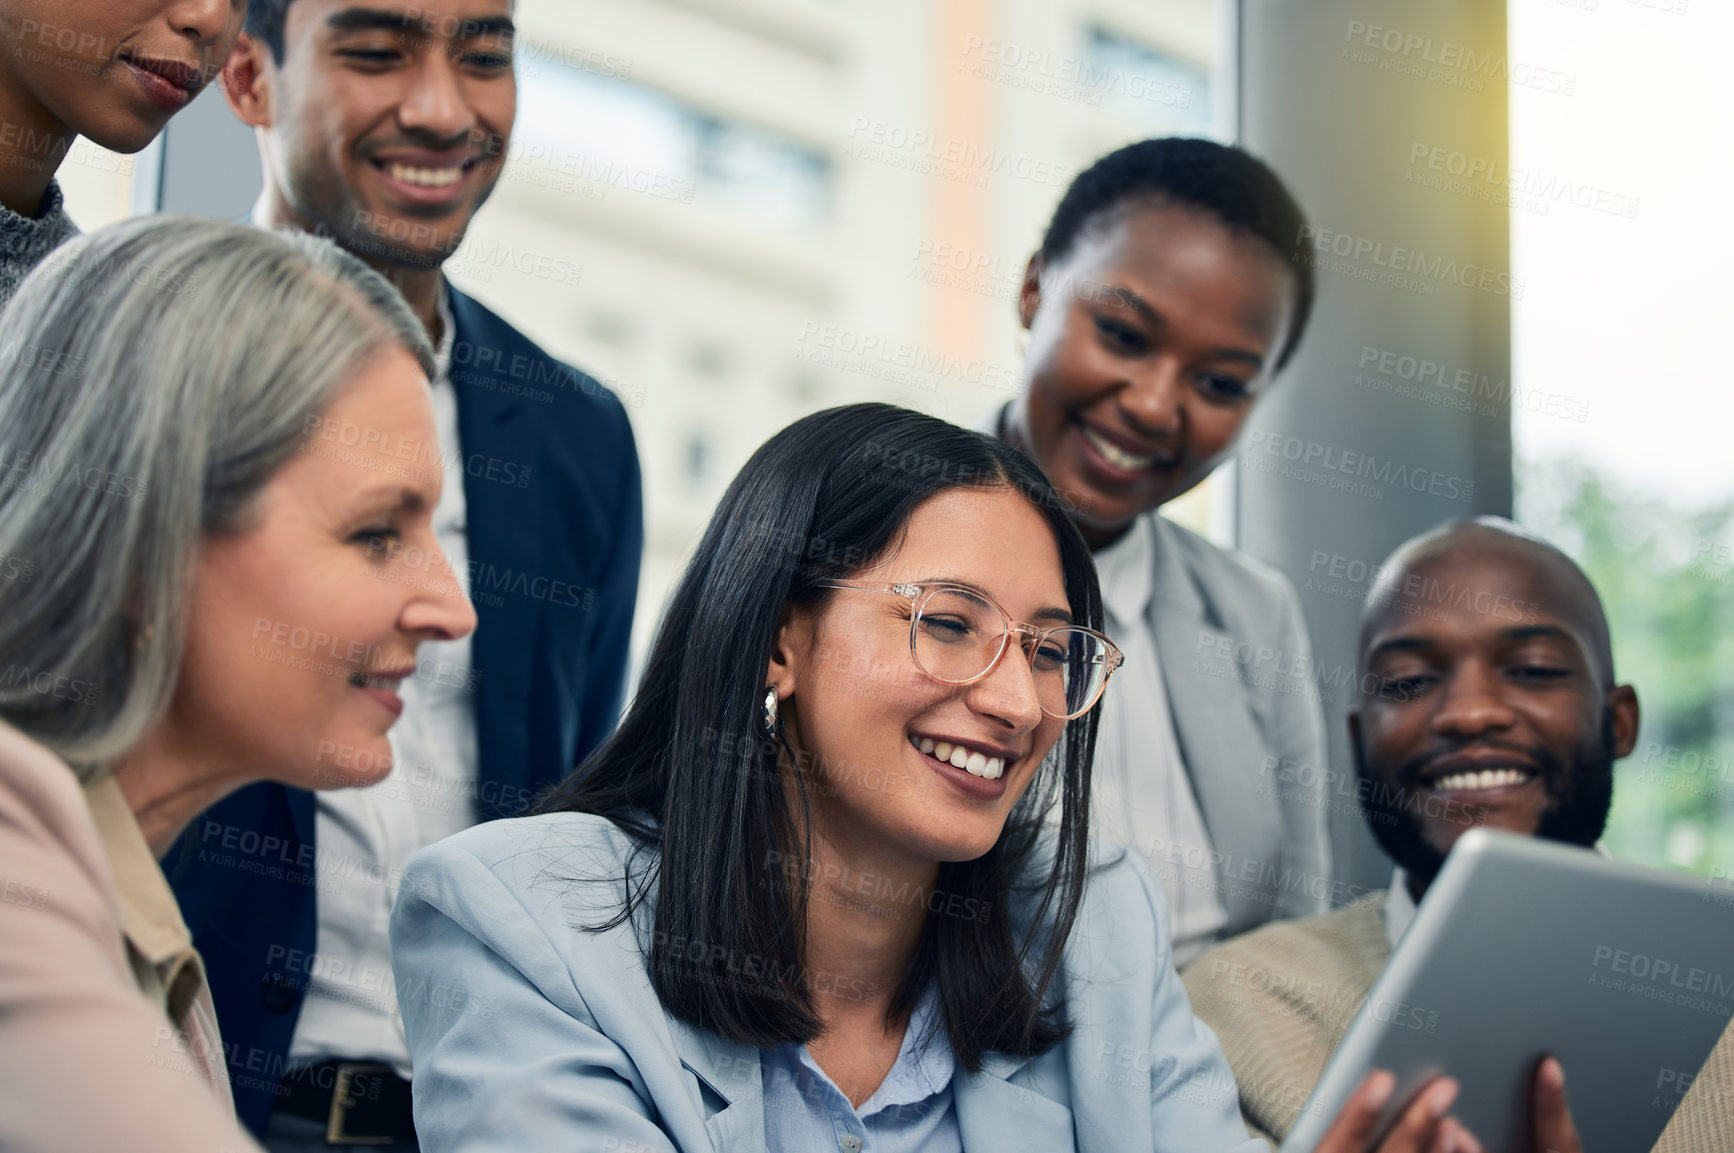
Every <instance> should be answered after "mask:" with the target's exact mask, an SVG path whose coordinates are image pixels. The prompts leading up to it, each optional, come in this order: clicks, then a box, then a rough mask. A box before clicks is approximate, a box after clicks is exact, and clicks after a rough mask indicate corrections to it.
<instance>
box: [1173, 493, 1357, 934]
mask: <svg viewBox="0 0 1734 1153" xmlns="http://www.w3.org/2000/svg"><path fill="white" fill-rule="evenodd" d="M1144 515H1145V516H1147V517H1149V518H1150V519H1151V520H1152V521H1153V522H1154V525H1155V538H1156V577H1155V593H1154V596H1153V597H1152V600H1151V606H1150V613H1149V616H1150V619H1149V621H1148V622H1147V623H1148V625H1149V627H1150V628H1151V629H1152V631H1153V632H1154V634H1155V638H1156V651H1157V653H1158V654H1160V657H1161V661H1162V676H1163V679H1164V680H1165V681H1166V682H1167V685H1168V703H1169V706H1170V711H1171V712H1172V714H1173V716H1174V735H1175V736H1176V737H1177V738H1178V739H1179V742H1180V754H1181V758H1182V759H1183V760H1184V761H1185V762H1186V771H1187V774H1188V775H1189V776H1190V778H1191V780H1192V789H1193V793H1194V795H1196V796H1197V798H1198V807H1199V809H1200V810H1201V811H1202V813H1203V815H1204V826H1205V828H1206V829H1208V830H1209V832H1210V840H1211V844H1212V846H1213V847H1214V849H1215V850H1216V852H1217V853H1219V854H1221V856H1222V864H1221V866H1220V867H1219V869H1218V880H1219V881H1221V882H1222V887H1221V889H1220V890H1219V891H1220V893H1221V895H1222V901H1223V904H1224V906H1225V907H1226V908H1227V912H1228V925H1227V928H1226V929H1225V930H1224V936H1225V937H1226V936H1233V935H1235V934H1237V933H1243V932H1245V931H1246V930H1248V929H1252V928H1256V927H1257V926H1259V925H1262V924H1264V923H1265V922H1266V921H1273V920H1279V919H1282V918H1285V917H1307V916H1312V915H1314V914H1317V913H1323V912H1326V911H1328V910H1329V908H1330V906H1331V902H1330V875H1331V850H1330V842H1329V839H1328V837H1327V835H1326V831H1325V830H1326V813H1325V805H1326V803H1327V800H1328V798H1327V793H1326V785H1325V780H1324V771H1323V770H1324V769H1325V768H1326V767H1327V765H1326V760H1325V755H1326V754H1325V721H1324V708H1323V706H1322V704H1321V702H1320V685H1319V683H1318V680H1317V678H1316V677H1315V676H1314V674H1313V671H1312V645H1311V642H1310V641H1309V640H1308V639H1307V628H1306V621H1305V619H1304V618H1302V616H1301V609H1300V601H1299V599H1298V598H1297V597H1296V596H1295V591H1294V586H1293V585H1291V584H1290V583H1289V582H1288V579H1287V578H1286V577H1284V576H1283V575H1282V574H1281V573H1279V572H1277V571H1276V570H1275V569H1273V568H1271V567H1269V566H1268V565H1265V564H1262V563H1260V562H1259V561H1256V560H1254V559H1253V558H1251V557H1249V556H1247V555H1246V554H1245V553H1242V552H1239V551H1236V550H1230V549H1224V548H1221V547H1219V546H1217V545H1214V544H1211V543H1210V542H1209V541H1207V540H1205V539H1204V538H1203V537H1201V536H1199V535H1198V534H1196V533H1194V532H1190V531H1188V530H1186V529H1184V528H1182V527H1180V526H1179V525H1177V524H1175V523H1174V522H1173V521H1171V520H1169V519H1168V518H1166V517H1164V516H1162V515H1161V514H1160V513H1156V512H1149V513H1145V514H1144ZM1301 766H1304V768H1302V767H1301Z"/></svg>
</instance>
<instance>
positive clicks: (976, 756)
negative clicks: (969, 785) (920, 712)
mask: <svg viewBox="0 0 1734 1153" xmlns="http://www.w3.org/2000/svg"><path fill="white" fill-rule="evenodd" d="M909 743H910V744H912V745H914V746H915V747H916V748H918V749H920V750H921V751H922V752H924V753H926V754H927V755H928V756H930V757H933V758H934V759H935V760H940V761H944V762H946V763H947V764H949V765H951V766H953V767H954V768H959V769H962V770H963V771H964V772H966V773H968V774H970V775H971V776H975V777H980V778H981V779H982V780H984V781H997V780H999V778H1000V777H1001V775H1003V774H1004V773H1005V758H1004V757H990V756H988V755H987V754H986V753H972V752H970V751H969V750H968V749H966V748H964V747H963V746H962V745H954V744H951V743H950V742H949V741H937V742H936V741H934V739H933V738H932V737H922V738H921V739H920V740H916V739H915V738H914V737H913V736H912V737H910V738H909Z"/></svg>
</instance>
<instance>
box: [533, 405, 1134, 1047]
mask: <svg viewBox="0 0 1734 1153" xmlns="http://www.w3.org/2000/svg"><path fill="white" fill-rule="evenodd" d="M959 487H977V488H989V487H1003V488H1010V489H1014V490H1016V491H1019V492H1021V493H1023V494H1024V495H1025V496H1026V497H1027V498H1028V499H1029V500H1030V502H1031V503H1032V505H1033V506H1034V507H1035V508H1036V509H1037V510H1038V511H1039V512H1040V513H1041V514H1042V515H1043V516H1044V517H1045V518H1046V519H1047V521H1048V524H1049V525H1050V526H1051V527H1052V529H1053V533H1054V538H1055V540H1056V541H1057V542H1058V544H1059V552H1060V563H1061V567H1062V569H1063V575H1064V579H1065V586H1066V597H1067V600H1068V602H1069V606H1070V609H1071V612H1072V616H1073V618H1074V619H1075V620H1076V621H1077V622H1078V623H1080V624H1084V625H1088V626H1089V627H1092V628H1100V627H1101V620H1102V607H1101V594H1100V592H1099V590H1098V588H1097V584H1096V574H1095V569H1094V567H1093V566H1092V564H1091V562H1090V553H1089V549H1088V547H1087V546H1086V545H1085V544H1084V541H1083V538H1082V537H1080V536H1079V535H1078V531H1077V529H1076V528H1074V527H1073V526H1072V523H1071V521H1070V519H1069V518H1068V517H1067V515H1066V512H1067V510H1066V508H1065V506H1064V505H1063V503H1062V502H1061V501H1060V499H1059V497H1058V496H1057V495H1056V494H1055V492H1054V490H1053V489H1052V487H1051V486H1049V484H1048V482H1047V480H1046V479H1045V478H1044V477H1043V476H1042V475H1041V473H1040V471H1039V470H1037V469H1036V467H1035V466H1034V465H1032V464H1031V463H1030V462H1029V461H1028V460H1027V459H1026V458H1025V457H1024V456H1023V455H1022V454H1020V453H1019V452H1017V451H1016V450H1015V449H1012V448H1010V447H1008V446H1006V445H1005V444H1003V443H1001V442H1000V441H997V440H994V439H991V438H989V437H986V436H983V435H981V434H979V433H975V432H971V431H969V430H967V429H963V428H958V427H956V426H955V425H951V424H948V423H946V422H944V421H942V420H938V419H936V418H934V417H930V416H925V415H923V414H921V413H917V412H911V411H909V410H907V409H901V408H896V407H893V406H891V405H885V404H855V405H848V406H846V407H842V408H833V409H828V410H826V411H824V412H820V413H817V414H815V415H813V416H809V417H807V418H805V419H803V420H799V421H796V422H795V423H794V424H792V425H790V426H789V427H788V428H786V429H784V430H783V431H782V432H780V433H778V434H777V435H776V436H774V437H772V438H771V439H770V440H769V441H767V442H766V443H765V445H764V446H763V447H762V448H760V449H759V450H758V452H756V453H755V454H753V458H752V459H751V460H750V461H748V462H747V464H746V467H745V468H743V469H742V470H741V472H740V475H739V476H737V477H736V478H735V479H734V482H733V483H732V484H731V485H730V486H729V489H728V492H727V493H725V494H724V496H723V499H722V503H721V504H720V505H719V506H718V508H717V511H716V515H715V516H713V517H712V518H711V522H710V526H709V527H708V528H707V529H706V530H705V533H704V538H703V539H702V540H701V541H700V542H699V545H698V551H697V554H696V555H695V556H694V557H693V560H692V563H691V565H689V566H688V568H687V570H686V573H685V575H684V576H683V577H682V578H681V581H680V585H679V587H678V588H677V589H676V591H675V594H674V597H673V600H672V601H671V602H670V604H669V606H668V610H667V613H666V615H665V616H664V618H663V621H662V624H661V626H660V627H659V629H658V630H657V636H656V641H655V643H654V645H653V646H652V647H651V651H650V657H649V660H648V662H647V663H646V666H645V671H644V677H643V680H642V682H641V683H640V685H639V687H638V692H637V695H636V696H635V697H634V699H633V701H632V705H631V708H630V709H629V710H628V711H627V713H626V716H625V718H624V719H623V720H622V721H621V723H620V727H619V728H618V729H617V730H616V731H615V733H614V735H613V736H612V737H611V738H610V739H609V740H608V741H607V742H606V743H604V744H603V745H602V746H601V747H600V748H598V749H597V750H596V751H595V752H594V753H592V754H591V755H590V757H589V758H588V759H586V760H585V762H584V763H583V764H582V765H580V766H579V767H578V770H577V771H576V772H575V773H573V774H572V776H571V777H569V778H568V779H567V780H566V781H565V782H564V783H563V784H561V785H560V786H558V787H557V788H556V789H555V790H553V791H552V792H551V793H549V794H548V795H547V796H546V797H544V798H543V800H542V802H541V804H540V805H539V806H538V811H539V812H585V813H595V814H598V815H600V816H603V817H606V818H608V819H609V820H611V821H612V822H614V823H615V824H616V825H617V826H619V827H620V828H621V829H622V830H624V831H625V832H626V833H627V834H628V835H629V836H630V837H632V838H633V840H635V841H636V842H637V843H638V845H639V846H640V856H639V858H638V859H639V860H640V861H645V860H649V859H650V857H649V853H650V852H651V851H654V853H655V864H656V867H655V868H653V869H639V868H637V867H635V866H634V865H633V864H629V865H628V868H627V883H626V888H625V897H624V901H623V906H622V908H621V911H620V913H619V915H618V916H617V917H616V918H615V919H614V920H613V921H610V922H609V923H608V926H591V927H592V928H603V927H612V926H614V925H619V924H621V923H622V922H624V921H625V920H627V919H628V918H630V917H632V915H633V913H634V911H635V909H636V908H637V907H638V906H639V905H640V904H642V902H643V901H644V900H645V898H647V897H648V896H649V895H650V891H651V889H652V888H654V890H655V925H654V932H653V933H652V934H651V945H650V956H649V967H650V974H651V979H652V982H653V984H654V986H655V988H656V992H657V995H658V997H660V998H661V1001H662V1004H663V1006H664V1008H666V1009H667V1010H668V1011H669V1012H670V1013H672V1014H673V1015H674V1016H676V1017H678V1018H680V1019H682V1020H685V1021H689V1022H691V1023H693V1024H695V1025H697V1026H700V1027H702V1028H705V1029H710V1030H712V1031H714V1032H716V1033H718V1034H719V1035H721V1036H723V1037H725V1038H727V1039H729V1040H730V1041H734V1042H737V1043H745V1044H750V1045H754V1046H757V1047H760V1048H768V1047H771V1046H774V1045H777V1044H780V1043H783V1042H795V1043H801V1044H804V1043H806V1042H808V1041H811V1040H813V1039H815V1038H816V1037H818V1036H819V1035H820V1033H821V1032H822V1031H823V1025H822V1023H821V1021H820V1019H819V1017H818V1015H817V1013H816V1012H815V1011H814V1003H813V999H812V993H813V990H812V988H811V987H810V982H809V980H808V974H807V970H806V969H805V962H804V952H805V945H804V942H805V930H806V912H805V910H806V901H807V893H808V880H807V878H808V875H809V874H808V872H807V871H806V870H805V869H803V868H797V869H793V870H788V869H784V868H768V867H767V865H768V863H771V862H781V861H784V860H788V859H791V858H792V859H794V860H795V861H798V862H801V863H803V864H804V863H805V862H806V861H807V860H809V859H810V858H809V856H808V852H807V847H806V846H805V845H803V844H799V843H797V842H798V840H799V838H800V834H799V833H798V831H797V830H800V829H806V828H810V822H809V821H808V820H806V819H805V818H806V816H807V812H806V808H807V804H808V792H807V790H808V788H809V784H808V782H807V781H806V779H805V778H806V776H807V773H806V772H805V771H802V770H801V769H800V768H799V763H800V760H799V758H796V759H795V764H796V766H797V768H796V770H795V771H794V772H793V777H794V781H795V783H796V786H797V787H796V790H795V791H796V795H797V796H798V798H799V804H800V805H801V808H802V812H801V814H800V817H801V818H802V819H800V820H799V821H797V820H796V814H795V813H794V812H792V811H791V810H792V806H791V804H790V802H789V797H788V793H787V792H786V791H785V786H784V783H783V780H784V778H783V777H782V776H781V775H780V774H779V770H778V759H779V752H781V753H783V754H784V763H785V764H787V763H788V757H789V753H790V752H791V751H792V750H788V749H787V747H786V745H780V744H779V743H777V742H773V741H771V740H768V739H765V738H763V737H762V736H761V735H760V731H759V729H758V728H757V725H756V718H757V717H758V716H759V709H760V703H761V699H762V698H763V696H764V692H765V671H766V667H767V665H768V663H769V661H770V654H771V647H772V645H773V643H774V641H775V637H776V633H777V629H778V627H779V624H780V622H781V620H782V616H783V612H784V609H785V607H786V606H788V605H791V604H809V605H816V604H819V603H822V602H823V601H824V600H825V598H826V597H827V596H828V595H830V594H829V590H826V589H821V588H817V587H815V582H817V581H820V580H825V579H837V578H847V577H850V576H852V575H853V574H854V573H856V572H859V571H860V570H861V569H863V568H866V567H868V566H870V565H872V564H874V563H875V562H876V561H878V560H880V559H881V558H882V557H884V556H885V555H887V553H888V552H889V550H891V549H893V548H895V547H896V546H897V544H898V542H899V540H900V539H901V537H902V534H903V530H904V527H905V526H906V525H907V523H908V521H909V518H910V515H911V514H912V513H913V512H914V511H915V509H916V507H917V506H918V505H920V504H921V503H922V502H923V501H926V500H927V499H928V498H930V497H932V496H935V495H936V494H938V493H941V492H944V491H946V490H948V489H952V488H959ZM1096 718H1097V714H1096V712H1095V711H1094V710H1092V711H1091V712H1089V713H1086V714H1085V715H1084V716H1083V717H1080V718H1078V719H1077V720H1074V721H1071V722H1069V723H1068V724H1067V725H1066V729H1065V732H1064V733H1063V734H1062V736H1061V738H1060V740H1059V741H1057V742H1056V743H1055V745H1054V749H1053V751H1052V752H1050V753H1049V755H1048V757H1047V759H1046V760H1045V761H1044V762H1043V764H1042V765H1041V766H1040V767H1039V768H1038V770H1037V775H1036V778H1035V780H1034V781H1032V782H1031V785H1030V788H1029V790H1028V791H1027V792H1026V793H1025V794H1024V796H1023V797H1022V798H1021V799H1020V800H1019V802H1018V804H1017V805H1016V806H1015V807H1014V808H1013V810H1012V812H1011V814H1010V816H1009V818H1008V819H1007V822H1006V827H1005V830H1004V832H1003V833H1002V834H1001V836H1000V839H999V841H998V842H997V843H996V844H995V845H994V847H993V848H992V849H990V850H989V851H988V852H987V853H986V854H985V855H983V856H981V857H979V858H977V859H976V860H973V861H961V862H955V863H943V864H941V866H940V873H939V880H938V887H939V888H940V889H942V890H944V891H945V892H946V893H947V894H948V900H949V897H950V896H951V895H956V897H958V898H959V900H958V902H957V904H959V905H961V907H963V908H966V909H970V910H972V911H980V910H992V911H993V912H992V914H991V915H988V916H976V917H969V918H966V917H962V916H953V915H943V914H930V915H929V917H928V920H927V923H926V924H925V926H924V927H923V931H922V936H921V942H920V945H919V946H918V948H917V950H916V956H915V960H914V963H913V964H912V965H911V967H910V970H909V972H908V973H907V974H906V976H905V978H904V981H903V983H902V985H901V986H900V987H899V988H898V989H897V990H896V993H895V995H894V997H893V999H892V1000H893V1003H892V1005H891V1008H890V1014H891V1015H892V1016H893V1017H895V1016H898V1015H900V1014H901V1013H903V1012H905V1011H907V1010H908V1009H909V1008H910V1007H911V1006H912V1005H913V1004H914V1003H915V1001H916V999H917V998H918V997H919V996H920V994H921V993H922V991H923V990H924V989H925V988H926V987H927V985H928V984H929V983H930V982H931V983H932V984H934V985H935V986H936V992H937V995H938V1000H939V1005H940V1006H941V1009H942V1011H943V1017H944V1022H945V1029H946V1032H947V1034H948V1037H949V1040H950V1043H951V1049H952V1052H953V1054H954V1055H955V1057H956V1060H957V1061H958V1062H959V1063H960V1064H961V1065H962V1066H963V1067H964V1068H965V1069H967V1070H969V1071H971V1072H974V1071H976V1070H977V1069H979V1068H980V1066H981V1058H982V1055H983V1054H984V1053H987V1052H989V1051H999V1052H1005V1053H1012V1054H1017V1055H1033V1054H1036V1053H1040V1052H1042V1051H1044V1050H1046V1049H1048V1048H1050V1047H1052V1046H1053V1045H1054V1044H1055V1043H1056V1042H1058V1041H1059V1040H1060V1039H1061V1038H1062V1037H1064V1036H1065V1035H1066V1028H1067V1027H1066V1023H1065V1020H1064V1007H1063V1006H1062V1005H1060V1004H1058V1003H1056V999H1055V998H1054V996H1053V995H1052V993H1053V989H1052V986H1053V981H1054V978H1055V975H1056V974H1057V972H1058V970H1059V966H1060V961H1061V953H1062V950H1063V949H1064V947H1065V943H1066V939H1067V937H1068V936H1069V935H1070V932H1071V927H1072V921H1073V918H1074V916H1075V914H1076V910H1077V907H1078V902H1079V900H1080V898H1081V896H1082V894H1083V889H1084V882H1085V872H1086V848H1087V845H1086V840H1087V838H1086V822H1087V815H1088V811H1089V769H1090V759H1091V756H1092V754H1093V753H1094V750H1095V744H1096ZM1056 793H1057V794H1058V813H1059V816H1060V821H1059V827H1058V829H1057V831H1054V832H1051V833H1047V834H1044V832H1043V826H1044V823H1045V822H1044V814H1046V813H1047V811H1048V810H1049V807H1050V805H1052V804H1054V803H1055V795H1056ZM1014 893H1015V894H1017V897H1018V899H1017V901H1016V902H1012V901H1011V898H1012V897H1013V895H1014ZM972 902H973V903H972ZM930 907H931V905H930ZM1013 910H1016V911H1017V912H1016V915H1014V913H1013Z"/></svg>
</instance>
